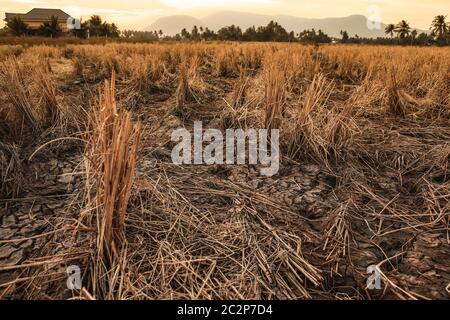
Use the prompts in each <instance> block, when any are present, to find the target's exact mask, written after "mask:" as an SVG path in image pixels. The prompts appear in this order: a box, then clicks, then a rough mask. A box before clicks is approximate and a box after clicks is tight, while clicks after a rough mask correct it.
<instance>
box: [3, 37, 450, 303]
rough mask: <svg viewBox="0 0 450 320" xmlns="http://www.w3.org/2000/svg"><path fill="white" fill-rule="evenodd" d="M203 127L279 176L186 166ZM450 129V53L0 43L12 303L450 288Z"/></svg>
mask: <svg viewBox="0 0 450 320" xmlns="http://www.w3.org/2000/svg"><path fill="white" fill-rule="evenodd" d="M194 121H202V122H203V126H204V128H205V129H206V128H217V129H220V130H223V131H224V130H226V129H228V128H241V129H248V128H255V129H261V128H276V129H279V130H280V153H281V155H282V157H281V160H280V162H281V163H280V170H279V172H278V173H277V174H276V175H273V176H271V177H268V176H262V175H260V173H259V165H191V166H189V165H176V164H173V163H172V161H171V151H172V148H173V146H174V142H172V141H171V133H172V131H173V130H175V129H177V128H180V127H184V128H187V129H188V130H192V128H193V125H194ZM449 124H450V49H449V48H431V47H430V48H412V47H400V46H395V47H394V46H393V47H389V46H352V45H323V46H312V45H311V46H309V45H300V44H272V43H270V44H269V43H258V44H257V43H246V44H241V43H165V44H106V45H67V46H60V47H52V46H43V45H41V46H30V47H25V46H21V45H16V46H0V298H1V299H448V298H449V297H450V229H449V224H450V206H449V200H450V179H449V178H450V167H449V158H450V126H449ZM71 265H77V266H79V268H80V271H81V281H82V288H81V290H69V289H68V288H67V286H66V280H67V273H66V269H67V268H68V267H69V266H71ZM373 265H375V266H377V268H378V270H379V273H380V276H381V280H382V288H381V289H380V290H370V289H368V288H367V287H366V280H367V277H368V276H369V275H368V273H367V268H368V267H369V266H373Z"/></svg>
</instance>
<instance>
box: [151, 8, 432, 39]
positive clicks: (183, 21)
mask: <svg viewBox="0 0 450 320" xmlns="http://www.w3.org/2000/svg"><path fill="white" fill-rule="evenodd" d="M271 20H273V21H276V22H278V23H279V24H280V25H282V26H283V27H284V28H285V29H286V30H287V31H288V32H289V31H292V30H293V31H295V33H298V32H300V31H303V30H306V29H312V28H315V29H316V30H318V29H322V31H324V32H325V33H327V34H328V35H330V36H332V37H340V34H339V33H340V31H341V30H346V31H347V32H348V33H349V35H350V36H354V35H356V34H357V35H358V36H360V37H367V38H376V37H384V36H385V33H384V28H385V24H384V23H381V24H380V29H378V30H371V29H369V28H367V18H366V17H365V16H363V15H351V16H348V17H342V18H324V19H309V18H300V17H294V16H286V15H279V16H270V15H260V14H253V13H245V12H233V11H220V12H217V13H214V14H211V15H209V16H207V17H204V18H201V19H198V18H194V17H191V16H184V15H178V16H168V17H163V18H160V19H158V20H156V21H155V22H153V23H152V24H151V25H150V26H148V27H147V28H145V29H144V30H147V31H153V30H162V31H163V32H164V34H166V35H175V34H177V33H180V31H181V30H182V29H183V28H186V29H187V30H189V31H191V30H192V28H193V27H194V26H197V27H200V26H201V27H208V28H210V29H211V30H215V31H217V30H219V29H220V28H222V27H225V26H230V25H232V24H234V25H237V26H239V27H241V29H243V31H245V29H247V28H249V27H252V26H256V27H258V26H265V25H267V24H268V23H269V22H270V21H271ZM418 31H419V32H424V31H422V30H418Z"/></svg>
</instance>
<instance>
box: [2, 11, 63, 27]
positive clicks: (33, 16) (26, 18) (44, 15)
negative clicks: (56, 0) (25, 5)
mask: <svg viewBox="0 0 450 320" xmlns="http://www.w3.org/2000/svg"><path fill="white" fill-rule="evenodd" d="M15 17H19V18H20V19H22V21H23V22H25V23H26V24H27V25H28V27H29V28H30V29H38V28H39V27H40V26H41V25H42V23H44V22H45V21H48V20H50V18H51V17H56V18H57V19H58V24H59V26H60V27H61V29H62V30H63V31H67V30H68V29H67V19H69V18H70V15H68V14H67V13H65V12H64V11H62V10H61V9H45V8H34V9H32V10H31V11H29V12H27V13H10V12H6V13H5V21H8V20H11V19H13V18H15Z"/></svg>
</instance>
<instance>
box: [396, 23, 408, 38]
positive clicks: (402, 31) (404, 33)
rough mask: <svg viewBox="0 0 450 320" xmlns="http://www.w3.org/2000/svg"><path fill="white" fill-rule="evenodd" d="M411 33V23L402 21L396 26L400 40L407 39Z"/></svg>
mask: <svg viewBox="0 0 450 320" xmlns="http://www.w3.org/2000/svg"><path fill="white" fill-rule="evenodd" d="M410 31H411V27H410V26H409V23H408V22H406V21H405V20H402V21H400V22H399V23H398V24H397V25H396V26H395V32H396V33H397V36H398V37H399V39H405V38H407V37H408V36H409V33H410Z"/></svg>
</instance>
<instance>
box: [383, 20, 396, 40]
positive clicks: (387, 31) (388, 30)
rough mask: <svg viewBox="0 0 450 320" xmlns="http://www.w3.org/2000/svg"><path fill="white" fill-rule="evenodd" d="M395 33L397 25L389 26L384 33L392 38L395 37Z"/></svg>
mask: <svg viewBox="0 0 450 320" xmlns="http://www.w3.org/2000/svg"><path fill="white" fill-rule="evenodd" d="M394 31H395V25H394V24H392V23H391V24H388V25H387V26H386V28H384V33H386V34H388V35H390V36H391V38H393V37H394Z"/></svg>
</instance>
